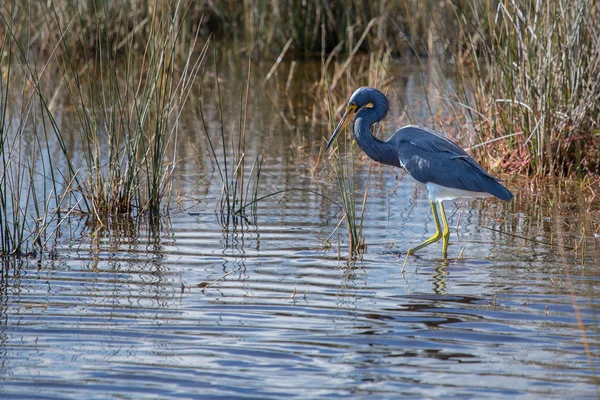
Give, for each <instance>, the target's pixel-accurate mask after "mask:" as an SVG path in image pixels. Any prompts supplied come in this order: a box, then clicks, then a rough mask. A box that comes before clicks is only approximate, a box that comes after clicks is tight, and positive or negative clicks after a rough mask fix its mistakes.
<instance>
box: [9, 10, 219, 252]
mask: <svg viewBox="0 0 600 400" xmlns="http://www.w3.org/2000/svg"><path fill="white" fill-rule="evenodd" d="M90 4H92V3H89V4H88V5H90ZM93 4H95V5H96V6H102V7H103V8H97V9H95V10H94V13H93V16H94V18H91V17H90V18H91V19H86V18H77V15H74V16H73V17H72V18H65V14H64V13H65V12H67V11H68V10H67V9H66V8H65V7H62V6H63V5H64V4H63V3H62V2H61V1H60V0H56V1H51V2H47V3H45V4H44V3H36V4H35V6H34V7H33V8H32V9H31V10H30V11H31V12H32V14H35V16H37V17H39V18H32V19H20V16H22V11H23V9H22V8H20V5H18V4H17V5H13V8H10V9H7V8H5V9H3V10H2V12H1V13H0V19H1V22H2V25H0V26H1V28H2V29H0V46H1V47H0V58H1V59H2V63H0V66H1V71H0V72H1V73H2V79H1V80H0V97H1V98H2V104H0V132H1V134H2V135H1V139H2V140H1V142H0V162H2V173H1V175H0V231H1V233H0V240H1V242H2V243H1V249H0V255H17V256H19V255H32V254H39V253H40V252H41V251H43V250H44V248H45V247H46V244H47V242H48V240H49V239H50V238H51V237H53V236H54V233H55V232H56V231H57V230H58V229H60V226H61V224H62V223H63V221H64V220H65V218H66V217H67V216H69V215H70V213H72V212H73V211H74V210H78V211H79V212H82V213H84V214H89V215H91V216H92V221H95V222H98V223H100V224H101V225H103V226H104V225H110V224H111V223H110V221H111V220H114V218H116V217H118V216H119V215H126V216H128V217H130V216H131V215H137V216H139V215H142V214H147V215H149V216H150V217H155V218H156V217H158V215H159V214H160V213H161V212H163V207H162V205H163V203H164V201H165V199H168V196H169V193H170V183H171V176H172V172H173V168H174V167H175V163H176V160H177V155H176V154H175V153H169V150H170V149H175V148H176V147H175V145H174V144H175V141H176V140H177V129H178V121H179V117H180V115H181V113H182V112H183V110H184V106H185V104H186V101H187V98H188V97H189V93H190V90H191V88H192V86H193V83H194V81H195V79H196V77H197V76H198V73H199V71H200V67H201V64H202V61H203V59H204V56H205V54H206V50H207V48H208V42H207V43H206V44H205V45H204V47H203V48H202V46H201V45H200V44H199V40H198V39H199V37H198V34H197V32H196V35H195V36H185V38H184V36H182V31H183V29H184V28H183V25H184V24H183V22H184V21H186V12H187V10H188V8H185V7H184V6H185V4H188V3H184V2H183V1H175V2H169V3H164V4H163V3H160V4H159V3H156V4H155V6H156V7H154V9H153V13H152V14H151V17H149V18H147V19H145V20H144V21H143V24H144V26H145V27H146V29H147V30H146V33H147V35H145V36H143V37H142V36H141V35H138V33H139V31H136V30H135V29H133V30H128V29H129V26H126V27H125V28H124V29H123V30H122V31H121V30H119V29H117V31H116V32H120V33H119V34H118V35H117V36H115V37H113V36H110V35H109V34H108V33H106V32H107V30H106V29H104V28H105V23H106V22H107V21H109V18H108V16H109V15H112V16H114V9H113V8H111V6H110V4H109V3H108V2H94V3H93ZM8 11H10V12H8ZM80 11H81V10H80ZM125 20H126V18H122V19H119V18H117V19H115V20H114V21H111V28H113V27H123V25H121V23H123V21H125ZM81 24H85V26H82V25H81ZM94 24H96V26H95V28H97V30H96V32H98V35H97V37H96V39H97V42H96V45H95V46H94V47H93V48H92V50H90V51H89V52H88V51H87V49H88V47H86V46H85V43H84V42H85V38H84V35H83V34H82V32H84V31H85V30H86V29H88V28H90V25H94ZM125 25H127V24H125ZM36 31H40V33H39V34H38V35H36V36H34V37H30V36H29V33H31V32H36ZM44 32H46V36H45V39H44V41H43V43H41V44H40V43H39V40H40V36H43V35H44ZM48 32H53V34H47V33H48ZM102 32H104V33H102ZM121 34H122V36H120V35H121ZM116 39H118V40H116ZM78 41H79V42H81V46H77V45H75V44H74V43H77V42H78ZM117 42H118V43H117ZM115 43H117V44H115ZM79 49H84V51H83V53H81V52H80V50H79ZM56 71H58V76H56V75H57V73H56ZM57 83H58V84H57ZM63 90H64V91H66V93H67V96H66V104H60V105H59V106H60V107H63V109H65V108H67V109H72V110H73V111H74V112H75V115H76V117H77V121H78V125H77V124H76V126H75V127H73V126H70V127H69V129H68V130H66V129H63V128H62V126H61V124H60V122H57V119H56V117H55V114H54V112H53V110H54V109H55V106H56V103H55V101H56V99H57V98H62V97H61V96H59V94H60V92H61V91H63ZM70 136H74V137H75V139H74V138H73V137H70ZM66 143H71V144H73V143H75V144H76V145H75V149H73V148H72V147H67V145H66ZM78 146H79V147H78ZM173 151H174V150H173ZM65 207H66V209H65Z"/></svg>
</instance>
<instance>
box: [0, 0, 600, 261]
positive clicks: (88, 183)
mask: <svg viewBox="0 0 600 400" xmlns="http://www.w3.org/2000/svg"><path fill="white" fill-rule="evenodd" d="M599 12H600V5H599V4H598V2H597V1H594V0H577V1H574V2H572V1H567V0H551V1H545V2H536V1H531V0H511V1H499V0H488V1H474V0H459V1H453V2H436V1H431V0H427V1H418V0H400V1H391V2H385V1H383V2H367V1H364V0H351V1H348V2H322V1H296V0H276V1H263V0H259V1H253V2H250V1H243V2H241V3H240V2H236V1H232V0H224V1H219V2H192V1H187V0H171V1H167V0H156V1H142V0H116V1H105V0H99V1H98V0H96V1H86V2H77V1H74V0H51V1H48V2H31V1H26V2H17V1H8V2H6V3H5V4H3V6H2V8H1V9H0V73H1V77H2V79H1V80H0V131H1V135H2V136H1V137H2V140H1V141H0V160H1V162H2V172H1V175H0V185H1V188H0V208H1V209H0V231H1V237H0V240H1V242H2V248H1V249H0V254H2V255H8V254H14V255H24V254H34V253H36V252H42V251H44V250H45V249H46V247H47V244H48V240H49V239H50V238H52V237H53V236H54V235H53V233H54V232H55V231H56V230H57V229H59V228H60V224H61V221H62V220H63V219H64V218H65V217H66V216H71V215H73V214H74V213H77V214H83V215H86V216H87V218H88V219H89V220H90V221H92V222H93V223H94V224H96V225H99V226H106V225H107V224H108V222H107V221H108V220H109V219H111V218H115V217H118V216H119V215H127V216H128V217H131V216H139V215H150V216H158V215H160V214H162V213H164V209H165V208H164V207H165V206H166V205H167V204H168V199H169V196H170V194H171V193H172V188H171V182H172V181H171V177H172V175H173V171H174V169H175V168H176V167H177V165H178V162H179V161H180V159H179V156H178V154H177V153H176V146H175V143H176V141H177V138H178V129H179V122H180V118H181V116H182V114H183V113H184V110H185V106H186V103H189V100H190V93H191V90H192V87H193V86H194V82H195V81H196V78H197V77H198V76H200V75H203V74H206V72H205V70H204V68H205V62H204V60H205V58H206V54H207V52H208V51H209V47H210V45H211V43H212V42H211V40H210V37H211V35H212V37H216V40H215V43H216V44H215V46H218V43H219V42H220V41H225V40H230V39H231V40H233V42H234V46H235V48H236V51H237V54H238V55H237V56H236V57H238V58H239V59H247V60H248V61H249V65H248V69H250V68H251V66H252V64H253V63H255V62H257V59H259V58H260V57H265V55H266V58H267V59H268V60H272V59H275V58H277V56H279V59H278V60H277V62H276V63H275V65H274V66H273V68H272V71H271V72H269V76H268V77H267V78H266V79H265V81H264V83H263V87H264V90H265V92H267V91H269V90H271V88H272V85H271V84H270V83H269V84H267V81H268V80H269V77H270V76H271V73H272V72H273V71H275V70H276V69H277V65H278V64H279V62H280V61H281V57H283V56H284V55H285V57H296V58H299V57H314V58H316V59H318V60H320V61H321V64H322V73H321V76H320V77H319V78H317V79H315V81H314V82H309V83H307V84H308V85H311V94H312V96H314V100H315V101H314V103H315V104H317V105H316V106H315V108H314V109H313V112H312V118H313V119H318V120H320V122H324V121H329V122H331V121H332V120H335V115H334V114H335V113H336V112H337V111H339V110H340V109H341V105H342V104H343V103H344V102H345V101H346V99H347V97H348V95H349V94H350V93H351V92H352V91H353V90H354V89H355V88H356V87H358V86H363V85H366V84H370V85H375V86H378V87H380V88H382V89H384V90H385V89H386V88H387V89H388V90H389V91H391V92H392V93H393V81H394V76H392V75H391V74H389V71H388V68H389V65H390V63H391V61H392V60H394V59H396V60H397V59H403V60H404V59H412V60H417V62H419V63H423V64H425V63H427V64H429V63H433V62H434V61H435V62H437V63H438V65H439V66H444V69H446V68H445V66H451V67H452V74H453V77H454V79H453V83H452V85H450V84H441V85H439V87H438V90H437V94H436V95H437V96H438V97H439V98H441V99H443V101H445V102H446V103H447V104H448V107H449V108H452V110H453V111H452V113H453V115H454V116H455V117H456V118H455V121H454V122H453V124H454V126H455V130H453V129H447V130H446V131H447V133H448V134H449V136H453V138H454V139H455V140H457V141H463V142H464V143H463V144H464V145H469V146H471V148H472V149H473V151H474V152H475V155H476V156H477V155H479V159H481V160H482V162H483V163H484V164H487V165H486V166H487V167H488V168H489V169H491V170H503V171H507V172H518V173H522V174H528V175H535V176H539V177H542V176H550V177H555V176H573V175H578V176H582V175H588V176H597V175H598V174H600V150H598V149H600V126H599V125H598V121H599V120H600V102H599V101H598V98H600V80H599V79H598V76H600V24H598V23H597V19H598V16H599ZM282 49H283V50H282ZM215 51H216V50H215ZM365 53H368V56H367V57H362V56H360V55H361V54H365ZM215 65H216V62H215ZM293 65H294V64H293V63H292V68H291V69H290V73H289V77H288V82H287V85H286V93H287V90H288V89H289V86H290V84H289V82H290V79H291V77H292V75H293V73H294V67H293ZM218 76H219V74H218V71H216V72H215V73H214V74H213V73H210V74H208V77H206V79H207V80H209V81H211V80H214V83H215V85H214V87H215V101H216V104H218V105H219V106H220V104H221V98H220V96H221V95H220V93H219V90H218V79H219V78H218ZM204 78H205V76H202V79H204ZM248 79H249V77H248V78H246V82H247V81H248ZM209 86H210V87H213V85H205V87H209ZM242 93H243V94H242V96H241V98H240V114H239V115H235V116H231V115H228V116H224V115H223V114H222V110H220V109H219V118H220V121H221V127H220V135H219V137H220V140H219V141H214V140H213V141H212V142H210V141H209V142H206V143H205V145H206V146H205V147H206V148H209V149H210V150H211V154H212V158H213V166H214V167H215V170H216V171H217V172H218V173H219V177H220V179H221V180H222V182H223V194H222V197H221V199H220V201H219V203H218V205H217V211H218V212H219V213H220V214H219V215H221V219H222V224H223V226H224V227H229V226H230V225H231V224H234V225H235V223H236V222H235V221H236V219H237V218H238V217H239V216H240V215H241V214H240V210H242V211H243V210H245V209H246V208H245V205H246V204H252V206H253V207H256V204H257V199H259V197H258V189H257V188H258V181H259V177H260V168H261V162H262V161H261V159H260V158H257V159H256V160H254V162H249V161H248V160H247V155H246V152H245V141H246V113H247V103H248V98H249V97H250V96H252V95H254V94H250V93H249V86H246V88H245V90H242ZM392 97H393V96H392ZM269 98H270V99H271V102H272V103H273V106H274V107H277V104H276V102H274V101H273V100H272V96H269ZM194 100H195V99H194ZM230 100H231V99H230ZM427 101H429V99H428V100H427ZM193 107H200V114H201V115H202V113H203V108H204V107H205V105H204V104H202V103H198V102H196V101H193ZM284 107H285V106H282V107H281V110H276V112H277V114H279V115H280V117H281V118H283V119H285V115H284V114H285V112H284V111H282V110H283V108H284ZM59 108H60V109H61V110H66V111H68V112H70V113H73V114H74V115H75V119H76V120H77V121H78V126H77V128H76V129H74V130H73V129H69V130H68V131H67V130H65V128H64V127H63V126H62V125H61V121H60V119H59V118H57V117H56V116H57V114H58V113H57V109H59ZM432 116H433V117H434V118H435V115H434V113H433V112H432ZM234 119H236V120H239V132H238V133H237V135H234V136H235V139H232V138H231V137H230V136H232V132H233V131H231V132H229V129H228V128H226V127H225V126H224V121H227V120H234ZM408 119H409V120H411V118H410V116H408ZM286 123H287V120H286ZM417 123H418V121H417ZM433 124H434V125H435V124H437V125H438V127H439V126H442V127H448V124H447V121H435V120H434V121H433ZM204 129H205V133H206V137H207V139H209V140H210V139H211V135H210V134H209V129H207V128H206V127H205V128H204ZM226 130H227V131H228V132H226ZM454 131H463V132H464V131H467V132H468V134H466V135H465V136H459V135H452V134H451V133H452V132H454ZM348 145H349V146H346V147H347V149H348V150H349V151H350V154H355V153H354V150H353V148H352V146H353V144H352V143H351V142H349V143H348ZM335 159H336V160H337V161H336V162H335V163H334V165H335V170H336V171H337V177H338V182H339V184H340V188H342V192H343V193H342V197H344V198H345V199H346V200H348V202H347V201H346V200H345V201H344V206H345V211H346V216H345V218H346V220H347V222H348V229H349V232H350V237H351V238H352V240H351V241H352V243H354V245H353V246H351V247H352V248H355V247H356V248H360V247H361V241H362V239H361V235H360V213H359V211H358V210H359V209H360V207H356V205H355V203H354V201H355V200H354V199H355V198H362V199H363V201H364V197H363V196H361V195H360V194H358V193H357V192H356V188H357V185H356V184H355V182H354V179H355V178H354V177H353V176H352V172H351V170H352V163H353V162H355V161H356V158H355V157H351V158H350V159H349V160H350V161H349V163H350V164H348V165H341V164H340V162H341V161H340V158H337V157H336V158H335ZM40 176H42V177H44V179H42V180H40V179H39V177H40ZM40 182H42V183H40Z"/></svg>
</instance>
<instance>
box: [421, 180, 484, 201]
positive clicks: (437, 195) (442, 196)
mask: <svg viewBox="0 0 600 400" xmlns="http://www.w3.org/2000/svg"><path fill="white" fill-rule="evenodd" d="M425 186H427V194H428V195H429V201H432V202H441V201H444V200H453V199H457V198H459V197H489V196H491V194H489V193H486V192H471V191H468V190H462V189H453V188H449V187H446V186H441V185H436V184H435V183H427V184H425Z"/></svg>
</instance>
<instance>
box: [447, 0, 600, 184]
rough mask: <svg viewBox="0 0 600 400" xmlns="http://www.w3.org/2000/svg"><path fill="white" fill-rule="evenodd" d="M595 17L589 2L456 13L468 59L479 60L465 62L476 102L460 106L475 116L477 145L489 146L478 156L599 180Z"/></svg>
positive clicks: (561, 0) (496, 5)
mask: <svg viewBox="0 0 600 400" xmlns="http://www.w3.org/2000/svg"><path fill="white" fill-rule="evenodd" d="M599 13H600V5H599V4H598V2H597V1H593V0H577V1H566V0H553V1H544V2H531V1H526V0H512V1H508V2H478V3H469V7H468V8H467V9H466V12H464V13H463V12H462V10H457V11H456V15H457V20H458V22H459V26H460V28H461V29H462V30H463V31H467V32H468V31H471V32H472V34H471V35H470V38H471V40H469V41H467V42H466V45H467V46H466V49H467V50H468V53H469V54H471V55H483V57H470V58H469V60H470V61H471V63H472V65H473V67H474V72H475V73H474V76H473V77H474V79H473V81H474V85H473V86H472V87H471V90H472V93H473V97H474V98H473V101H472V102H471V101H469V100H468V99H467V98H464V100H465V104H467V105H468V106H472V107H473V108H474V109H475V110H477V112H478V113H477V114H474V115H473V116H474V124H475V125H476V126H477V127H478V128H477V132H478V133H479V135H480V142H481V143H482V144H484V143H485V144H489V145H487V146H483V147H482V149H481V150H483V151H485V152H488V154H487V155H488V156H490V157H491V158H493V159H499V161H498V162H499V163H500V164H501V165H502V167H503V169H509V170H511V171H516V172H521V173H526V174H529V175H537V176H570V175H578V176H581V175H582V174H584V173H589V172H591V173H595V174H598V173H599V172H600V151H599V150H598V149H599V148H600V125H599V124H598V121H599V120H600V103H599V102H598V98H600V81H599V80H598V76H600V24H598V16H599ZM475 33H476V34H477V35H478V37H479V40H474V39H475V35H474V34H475ZM458 66H459V69H458V73H459V75H461V76H465V77H466V76H468V74H469V71H467V70H466V69H465V68H460V67H463V65H461V64H459V65H458ZM464 82H467V80H466V79H465V80H464ZM492 143H493V144H492ZM490 149H491V150H490Z"/></svg>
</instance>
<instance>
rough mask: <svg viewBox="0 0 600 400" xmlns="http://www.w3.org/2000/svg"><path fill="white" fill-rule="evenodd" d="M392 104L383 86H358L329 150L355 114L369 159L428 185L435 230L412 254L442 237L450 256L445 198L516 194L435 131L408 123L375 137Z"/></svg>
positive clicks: (356, 134)
mask: <svg viewBox="0 0 600 400" xmlns="http://www.w3.org/2000/svg"><path fill="white" fill-rule="evenodd" d="M388 109H389V103H388V99H387V97H386V96H385V94H383V93H381V92H380V91H379V90H377V89H374V88H370V87H361V88H359V89H357V90H356V91H355V92H354V93H353V94H352V96H351V97H350V100H349V101H348V106H347V107H346V112H345V113H344V116H343V117H342V120H341V121H340V123H339V124H338V126H337V127H336V128H335V130H334V131H333V134H332V135H331V139H329V142H327V147H326V150H327V149H329V147H330V146H331V144H332V143H333V142H334V140H335V138H336V137H337V135H338V134H339V133H340V131H341V130H342V129H343V128H344V127H345V126H346V125H347V124H348V122H349V121H351V120H352V117H354V137H355V138H356V141H357V142H358V145H359V146H360V148H361V149H362V150H363V151H364V152H365V153H367V155H368V156H369V157H370V158H372V159H373V160H375V161H377V162H379V163H382V164H386V165H392V166H394V167H399V168H400V167H402V168H404V169H405V170H406V171H407V172H408V173H409V174H410V176H412V177H413V178H414V179H415V180H417V181H418V182H421V183H422V184H424V185H425V186H426V187H427V193H428V195H429V203H430V205H431V212H432V214H433V220H434V221H435V234H434V235H433V236H431V237H430V238H429V239H427V240H425V241H424V242H423V243H421V244H419V245H418V246H416V247H413V248H412V249H409V250H408V253H409V254H413V253H414V252H416V251H417V250H420V249H422V248H423V247H425V246H428V245H430V244H431V243H435V242H437V241H439V240H440V239H441V238H443V242H442V243H443V245H442V254H443V256H444V257H446V254H447V250H448V238H449V237H450V230H449V229H448V221H447V219H446V211H445V210H444V204H443V203H442V202H443V201H444V200H452V199H456V198H460V197H487V196H495V197H497V198H499V199H500V200H504V201H509V200H510V199H512V197H513V195H512V193H511V192H510V191H509V190H508V189H506V188H505V187H504V186H502V185H501V184H500V183H499V182H498V179H496V178H494V177H493V176H491V175H490V174H489V173H487V172H486V171H485V170H484V169H483V168H482V167H481V165H479V164H478V163H477V161H475V160H473V159H472V158H471V157H470V156H469V155H468V154H467V152H466V151H464V150H463V149H462V148H460V147H459V146H458V145H457V144H456V143H454V142H452V141H450V140H448V139H446V138H445V137H442V136H440V135H438V134H437V133H435V132H433V131H430V130H428V129H423V128H419V127H417V126H405V127H403V128H401V129H400V130H398V131H397V132H396V133H394V135H392V137H391V138H389V139H388V140H387V141H385V142H384V141H382V140H380V139H377V138H376V137H375V136H373V134H372V133H371V125H373V124H374V123H376V122H379V121H381V120H382V119H383V118H384V117H385V116H386V114H387V112H388ZM436 203H437V204H439V207H440V212H441V217H442V223H443V229H442V227H440V219H439V217H438V212H437V206H436Z"/></svg>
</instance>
